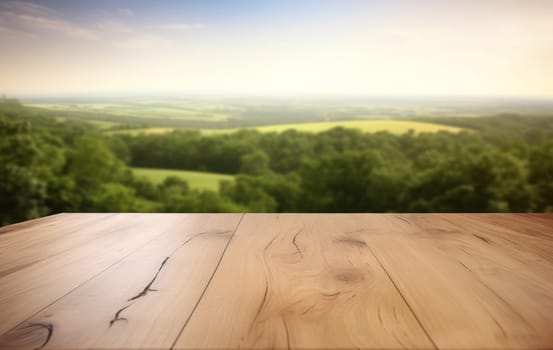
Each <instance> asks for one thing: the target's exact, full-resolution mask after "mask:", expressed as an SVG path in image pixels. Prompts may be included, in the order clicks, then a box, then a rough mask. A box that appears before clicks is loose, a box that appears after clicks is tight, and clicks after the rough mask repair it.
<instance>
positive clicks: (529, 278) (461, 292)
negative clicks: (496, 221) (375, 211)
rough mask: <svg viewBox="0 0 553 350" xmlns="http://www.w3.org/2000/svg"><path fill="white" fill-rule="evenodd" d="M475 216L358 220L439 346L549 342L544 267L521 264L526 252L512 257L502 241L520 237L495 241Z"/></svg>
mask: <svg viewBox="0 0 553 350" xmlns="http://www.w3.org/2000/svg"><path fill="white" fill-rule="evenodd" d="M477 220H479V219H478V217H477V216H475V215H460V214H455V215H453V214H451V215H449V216H448V215H441V214H440V215H428V214H425V215H420V214H419V215H416V214H411V215H397V216H395V217H393V216H378V217H373V218H372V219H371V220H367V221H366V224H365V226H364V228H365V232H362V233H361V234H362V237H363V238H364V239H365V240H366V241H367V242H368V244H369V245H370V246H371V247H372V249H373V250H374V252H375V255H376V256H377V258H378V260H379V261H380V262H381V263H382V266H383V267H384V268H385V269H386V271H388V273H389V274H390V276H391V278H392V280H393V281H394V283H395V284H396V285H397V286H398V288H399V290H400V291H401V293H402V295H404V297H405V299H406V300H407V302H408V303H409V305H410V307H411V308H412V309H413V311H414V312H415V314H416V315H417V317H418V319H419V320H420V322H421V324H422V325H423V327H424V328H425V329H426V330H427V332H428V334H429V335H430V337H431V338H432V339H433V340H434V342H435V343H436V345H437V346H438V347H439V348H441V349H461V348H463V349H538V348H549V347H551V345H552V344H553V326H552V325H553V314H552V313H551V310H553V273H552V270H551V269H549V268H548V266H547V265H529V263H528V261H526V260H525V259H527V258H528V256H527V255H526V256H523V257H521V256H520V255H519V256H515V255H516V254H515V255H514V253H513V251H514V249H516V247H510V248H509V247H507V245H508V244H515V245H519V246H520V245H524V244H525V240H523V239H518V240H514V241H509V239H504V240H503V241H502V242H501V244H499V243H498V239H497V234H498V233H497V232H493V231H490V225H486V224H485V223H483V224H481V225H475V221H477ZM467 227H470V229H467ZM509 229H511V230H516V229H517V228H516V226H512V225H511V227H510V228H509ZM492 236H493V237H494V238H493V239H492V238H491V237H492ZM509 242H511V243H509ZM538 258H539V256H537V255H536V256H535V259H538Z"/></svg>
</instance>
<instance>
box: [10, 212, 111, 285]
mask: <svg viewBox="0 0 553 350" xmlns="http://www.w3.org/2000/svg"><path fill="white" fill-rule="evenodd" d="M114 215H115V214H72V215H63V216H62V215H61V214H60V215H59V216H57V217H56V218H55V220H54V218H52V220H49V221H47V222H42V223H41V224H40V225H31V226H25V227H24V228H20V229H18V230H13V231H10V232H9V233H6V234H4V235H1V236H0V277H3V276H5V275H8V274H10V273H14V272H16V271H18V270H20V269H22V268H25V267H28V266H30V265H32V264H35V263H36V262H38V261H42V260H45V259H48V258H50V257H52V256H55V255H57V254H59V253H61V252H63V251H67V250H69V249H72V248H74V247H76V246H78V245H82V244H86V243H87V242H88V241H90V240H92V239H94V238H97V237H98V236H99V235H101V234H104V233H106V232H109V227H110V226H111V225H113V222H111V221H109V220H107V221H106V222H105V223H104V224H103V225H102V226H99V225H98V222H99V221H101V220H105V219H108V218H110V217H113V216H114ZM106 224H107V225H108V226H106ZM62 239H63V242H60V240H62Z"/></svg>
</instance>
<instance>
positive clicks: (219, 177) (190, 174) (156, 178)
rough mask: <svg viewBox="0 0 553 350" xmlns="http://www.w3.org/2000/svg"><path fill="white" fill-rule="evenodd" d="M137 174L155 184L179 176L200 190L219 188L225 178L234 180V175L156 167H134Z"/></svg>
mask: <svg viewBox="0 0 553 350" xmlns="http://www.w3.org/2000/svg"><path fill="white" fill-rule="evenodd" d="M132 171H133V173H134V174H135V175H136V176H140V177H146V178H148V179H149V180H150V181H152V182H153V183H155V184H159V183H162V182H163V180H165V179H166V178H167V177H169V176H177V177H179V178H181V179H183V180H186V181H187V182H188V185H189V186H190V188H194V189H199V190H212V191H217V190H218V189H219V182H220V181H223V180H230V181H232V180H233V179H234V177H233V176H232V175H225V174H217V173H209V172H202V171H188V170H172V169H154V168H132Z"/></svg>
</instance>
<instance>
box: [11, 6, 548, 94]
mask: <svg viewBox="0 0 553 350" xmlns="http://www.w3.org/2000/svg"><path fill="white" fill-rule="evenodd" d="M0 92H3V93H8V94H11V95H16V96H17V95H18V94H73V95H75V94H87V93H91V94H100V93H101V94H112V93H113V94H133V93H137V94H164V93H168V94H179V93H182V94H341V95H347V94H366V95H432V94H439V95H506V96H548V97H553V1H549V0H524V1H522V0H474V1H471V0H464V1H457V0H448V1H437V0H436V1H432V0H421V1H417V0H405V1H398V0H395V1H394V0H392V1H372V0H365V1H361V0H359V1H355V0H335V1H326V0H311V1H306V0H304V1H302V0H295V1H292V0H273V1H237V0H236V1H231V0H229V1H208V0H197V1H149V2H147V1H131V0H127V1H122V0H121V1H107V0H99V1H89V0H65V1H63V0H59V1H56V0H50V1H34V2H23V1H1V0H0Z"/></svg>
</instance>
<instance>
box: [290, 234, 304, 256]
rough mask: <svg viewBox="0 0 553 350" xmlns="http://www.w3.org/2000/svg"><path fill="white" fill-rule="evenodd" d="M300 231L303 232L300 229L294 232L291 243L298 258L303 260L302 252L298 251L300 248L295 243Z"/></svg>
mask: <svg viewBox="0 0 553 350" xmlns="http://www.w3.org/2000/svg"><path fill="white" fill-rule="evenodd" d="M302 231H303V230H302V229H299V230H298V232H296V234H295V235H294V238H292V243H293V244H294V247H296V251H297V252H298V254H299V256H300V257H301V258H302V259H303V252H302V250H301V249H300V247H299V246H298V242H297V239H298V235H299V234H300V233H301V232H302Z"/></svg>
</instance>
